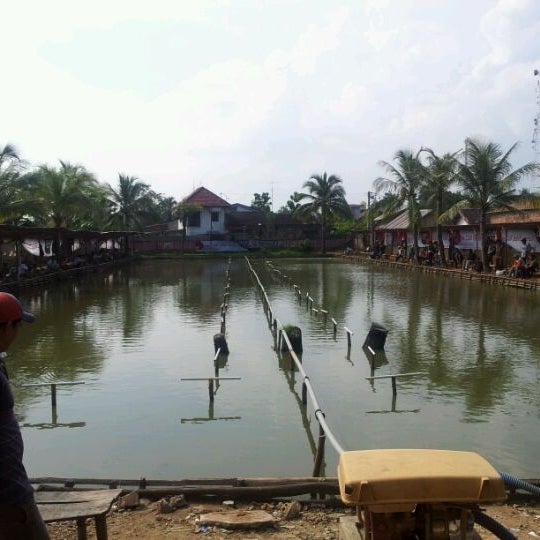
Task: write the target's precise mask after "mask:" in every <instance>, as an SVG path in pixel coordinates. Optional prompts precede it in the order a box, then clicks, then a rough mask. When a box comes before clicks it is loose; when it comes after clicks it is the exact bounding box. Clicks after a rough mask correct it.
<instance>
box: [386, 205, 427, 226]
mask: <svg viewBox="0 0 540 540" xmlns="http://www.w3.org/2000/svg"><path fill="white" fill-rule="evenodd" d="M431 212H432V210H431V209H429V208H426V209H423V210H420V216H421V217H422V218H424V217H426V216H427V215H428V214H429V213H431ZM379 228H380V229H385V230H404V229H408V228H409V212H408V211H407V210H403V212H402V213H401V214H399V215H398V216H396V217H395V218H394V219H393V220H392V221H390V222H388V223H387V224H386V225H381V226H380V227H379Z"/></svg>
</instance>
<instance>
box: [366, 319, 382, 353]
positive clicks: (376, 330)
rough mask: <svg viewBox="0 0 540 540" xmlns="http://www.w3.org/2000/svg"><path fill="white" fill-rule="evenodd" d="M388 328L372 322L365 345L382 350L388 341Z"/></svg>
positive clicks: (375, 349)
mask: <svg viewBox="0 0 540 540" xmlns="http://www.w3.org/2000/svg"><path fill="white" fill-rule="evenodd" d="M387 335H388V330H387V329H386V328H385V327H384V326H383V325H382V324H377V323H371V328H370V329H369V332H368V335H367V337H366V341H364V345H363V346H364V347H371V348H372V349H373V350H374V351H382V350H383V349H384V344H385V343H386V336H387Z"/></svg>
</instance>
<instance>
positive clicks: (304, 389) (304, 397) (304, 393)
mask: <svg viewBox="0 0 540 540" xmlns="http://www.w3.org/2000/svg"><path fill="white" fill-rule="evenodd" d="M302 405H303V406H304V407H305V406H306V405H307V384H306V381H305V380H304V382H303V383H302Z"/></svg>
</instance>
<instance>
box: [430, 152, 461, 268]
mask: <svg viewBox="0 0 540 540" xmlns="http://www.w3.org/2000/svg"><path fill="white" fill-rule="evenodd" d="M422 151H424V152H427V153H428V154H429V155H428V168H427V176H426V177H425V179H424V185H423V188H424V190H425V191H427V193H428V200H429V201H434V202H435V214H436V216H437V232H436V234H437V242H438V244H439V249H440V253H441V261H442V264H443V266H446V256H445V254H444V244H443V238H442V228H441V225H440V216H441V214H442V213H443V208H444V195H445V193H446V192H447V191H448V190H449V189H450V187H451V186H452V184H453V183H454V182H455V181H456V171H457V167H458V161H457V156H458V155H459V154H460V152H459V151H458V152H454V153H453V154H448V153H446V154H444V155H443V156H437V155H436V154H435V152H433V150H431V148H423V149H422Z"/></svg>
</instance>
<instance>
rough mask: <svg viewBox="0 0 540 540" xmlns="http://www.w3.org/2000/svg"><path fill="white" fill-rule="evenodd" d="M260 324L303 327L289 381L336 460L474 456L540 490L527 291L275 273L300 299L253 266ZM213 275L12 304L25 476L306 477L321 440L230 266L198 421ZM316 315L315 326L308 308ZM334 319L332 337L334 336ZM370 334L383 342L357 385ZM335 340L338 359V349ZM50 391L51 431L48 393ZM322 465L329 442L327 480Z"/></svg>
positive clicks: (317, 268)
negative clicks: (345, 455)
mask: <svg viewBox="0 0 540 540" xmlns="http://www.w3.org/2000/svg"><path fill="white" fill-rule="evenodd" d="M253 265H254V267H255V269H256V270H257V271H258V273H259V276H260V279H261V281H262V282H263V283H264V285H265V287H266V289H267V292H268V296H269V298H270V302H271V305H272V309H273V310H274V313H275V314H276V316H277V317H278V318H279V319H280V320H281V321H282V322H283V323H284V324H295V325H297V326H299V327H300V328H301V329H302V333H303V341H304V343H303V344H304V353H303V355H302V360H303V365H304V368H305V370H306V372H307V374H308V375H309V377H310V380H311V384H312V385H313V387H314V389H315V392H316V395H317V399H318V401H319V405H320V406H321V408H322V409H323V411H324V412H325V413H326V420H327V422H328V424H329V425H330V427H331V429H332V431H333V433H334V435H335V436H336V438H337V439H338V441H339V443H340V444H341V445H342V446H343V447H344V449H346V450H357V449H368V448H369V449H371V448H400V447H401V448H409V447H410V448H414V447H417V448H444V449H455V450H473V451H477V452H479V453H481V454H482V455H484V456H485V457H486V458H487V459H489V460H490V461H491V462H492V464H493V465H494V466H495V467H496V468H497V469H498V470H501V471H505V472H508V473H510V474H513V475H516V476H520V477H529V478H531V477H538V472H539V471H538V465H537V461H536V455H535V453H536V447H537V443H538V440H540V422H539V413H540V393H539V392H538V384H539V378H540V334H539V333H538V330H537V329H538V323H539V315H538V313H539V310H538V307H539V298H540V296H538V293H535V292H531V291H523V290H518V289H512V288H504V287H497V286H488V285H483V284H479V283H471V282H466V281H461V280H454V279H449V278H444V277H436V276H431V275H424V274H422V275H420V274H416V273H414V272H401V271H399V270H392V269H385V268H381V267H376V268H372V267H369V266H359V265H353V264H350V263H346V262H343V261H340V260H335V261H334V260H324V261H323V260H318V261H307V260H276V261H274V262H273V265H274V267H275V268H279V269H280V270H282V271H283V272H284V273H285V274H286V275H288V276H290V277H291V278H292V280H293V282H294V283H296V284H297V285H298V287H299V288H300V290H301V291H302V295H303V297H302V299H301V301H299V298H298V295H297V294H296V293H295V289H294V288H293V287H292V286H291V285H290V284H289V282H288V281H286V280H282V279H280V278H279V276H278V275H277V274H276V273H275V272H272V271H270V269H269V268H268V266H267V265H266V264H265V263H264V262H263V261H253ZM226 270H227V261H226V260H223V261H214V262H208V261H191V262H182V261H154V262H141V263H138V264H136V265H133V266H132V267H130V268H121V269H118V270H116V271H113V272H110V273H102V274H95V275H93V276H90V277H85V278H84V279H82V280H80V281H77V282H67V283H64V284H61V285H55V286H52V287H50V288H49V289H48V290H43V291H39V292H32V293H28V294H25V295H22V298H23V300H24V302H25V303H26V305H27V307H28V308H29V309H31V310H33V311H34V312H35V313H36V315H37V316H38V322H36V323H35V324H34V325H26V326H25V327H24V329H23V330H22V331H21V334H20V339H19V341H18V342H17V343H16V344H15V345H14V346H13V347H12V349H11V351H10V356H9V357H8V358H7V363H8V367H9V368H10V374H11V378H12V383H13V384H14V385H15V394H16V400H17V413H18V417H19V419H20V422H21V425H22V426H23V437H24V439H25V444H26V450H25V461H26V464H27V469H28V472H29V474H30V475H31V476H33V477H35V476H66V477H83V476H92V477H116V478H138V477H140V476H146V477H147V478H176V479H179V478H186V477H195V476H232V475H238V476H267V475H268V476H270V475H272V476H274V475H275V476H278V475H283V476H286V475H294V476H298V475H310V474H311V472H312V468H313V451H314V445H315V443H314V440H316V437H317V434H318V425H317V422H316V419H315V417H314V414H313V409H312V407H311V406H309V405H308V408H307V411H306V412H305V413H304V411H303V410H302V407H301V406H300V405H299V404H300V400H301V397H300V396H301V384H300V383H299V382H298V380H296V381H295V379H294V377H291V373H290V372H289V371H288V368H289V362H288V361H287V360H285V359H282V360H280V359H279V358H278V356H277V354H276V352H275V351H274V338H273V336H272V334H271V332H270V328H269V325H268V321H267V319H266V316H265V313H264V310H263V306H262V303H261V297H260V295H259V293H258V292H257V290H256V288H255V286H254V282H253V280H252V277H251V275H250V273H249V271H248V267H247V265H246V264H245V262H244V261H242V260H234V261H233V262H232V265H231V269H230V276H231V289H230V300H229V310H228V313H227V318H226V323H227V324H226V330H227V341H228V345H229V348H230V351H231V352H230V355H229V356H228V358H226V359H225V360H222V365H221V368H220V369H219V375H220V376H222V377H239V378H240V380H228V381H222V382H221V384H220V387H219V389H218V391H217V394H216V398H215V402H214V404H213V406H212V405H211V404H210V402H209V398H208V387H207V382H206V381H181V380H180V379H182V378H196V377H209V376H212V375H214V365H213V357H214V344H213V336H214V334H216V333H218V332H219V330H220V324H221V320H220V306H221V303H222V301H223V293H224V286H225V277H226ZM306 292H308V293H309V295H310V296H311V297H312V298H313V300H314V307H316V308H320V307H322V308H324V309H326V310H328V312H329V314H328V319H327V321H326V323H325V322H324V320H323V318H322V317H321V316H320V315H319V316H316V315H315V314H314V313H313V312H312V311H311V310H308V309H307V308H306V303H305V301H304V300H305V293H306ZM331 318H334V319H335V320H336V321H337V323H338V331H337V334H336V336H334V332H333V324H332V322H331ZM371 322H377V323H380V324H383V325H384V326H385V327H386V328H387V329H388V330H389V333H388V338H387V341H386V348H385V352H386V354H385V356H383V357H382V358H378V359H377V363H378V366H379V367H377V368H376V370H375V375H384V374H391V373H406V372H422V375H418V376H415V377H410V378H404V379H401V380H399V381H398V383H397V397H396V399H395V400H394V399H393V397H392V385H391V382H390V380H388V379H386V380H375V381H370V380H367V379H366V377H369V376H370V373H371V369H370V365H369V362H368V358H367V357H366V355H365V353H364V352H363V351H362V348H361V346H362V344H363V341H364V339H365V337H366V335H367V332H368V330H369V327H370V324H371ZM344 327H347V328H349V329H350V330H351V331H352V332H353V333H354V334H353V336H352V347H351V349H350V351H349V350H348V347H347V335H346V332H345V330H344ZM51 381H68V382H81V381H84V383H85V384H84V385H77V386H65V387H59V388H58V393H57V400H58V405H57V409H56V415H55V414H53V411H52V408H51V402H50V390H49V388H48V387H45V388H35V387H32V388H23V387H22V386H21V385H23V384H26V383H36V382H51ZM336 464H337V454H336V452H335V451H334V450H333V448H332V446H331V445H330V444H329V443H328V442H327V453H326V474H327V475H329V476H334V475H335V474H336V473H335V466H336Z"/></svg>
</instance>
